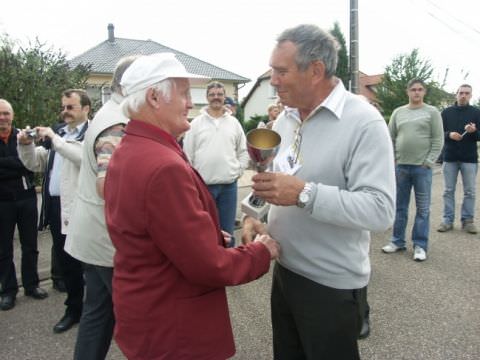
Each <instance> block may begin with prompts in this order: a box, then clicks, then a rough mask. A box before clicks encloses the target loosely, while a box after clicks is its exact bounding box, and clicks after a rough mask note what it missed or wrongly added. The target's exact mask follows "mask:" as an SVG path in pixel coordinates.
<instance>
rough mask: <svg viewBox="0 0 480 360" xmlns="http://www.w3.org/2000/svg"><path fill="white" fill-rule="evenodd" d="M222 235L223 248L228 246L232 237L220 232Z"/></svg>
mask: <svg viewBox="0 0 480 360" xmlns="http://www.w3.org/2000/svg"><path fill="white" fill-rule="evenodd" d="M222 235H223V244H224V245H225V246H228V245H229V244H230V242H231V241H232V235H231V234H230V233H228V232H226V231H224V230H222Z"/></svg>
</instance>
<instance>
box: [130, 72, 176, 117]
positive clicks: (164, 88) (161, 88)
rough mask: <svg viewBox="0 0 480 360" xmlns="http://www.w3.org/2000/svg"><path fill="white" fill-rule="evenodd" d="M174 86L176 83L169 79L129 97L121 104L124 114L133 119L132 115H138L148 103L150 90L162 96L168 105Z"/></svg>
mask: <svg viewBox="0 0 480 360" xmlns="http://www.w3.org/2000/svg"><path fill="white" fill-rule="evenodd" d="M174 86H175V81H174V80H173V79H170V78H169V79H165V80H162V81H160V82H158V83H156V84H153V85H151V86H149V87H147V88H146V89H143V90H140V91H137V92H136V93H133V94H132V95H129V96H127V97H126V98H125V99H124V100H123V101H122V104H121V107H122V112H123V114H124V115H125V116H126V117H128V118H131V116H132V114H134V113H137V112H138V110H139V109H140V108H141V107H142V106H143V105H145V102H146V101H147V91H148V90H149V89H153V90H155V91H156V92H158V93H160V94H162V96H163V98H164V99H165V101H166V102H167V103H168V102H170V100H171V98H172V88H173V87H174Z"/></svg>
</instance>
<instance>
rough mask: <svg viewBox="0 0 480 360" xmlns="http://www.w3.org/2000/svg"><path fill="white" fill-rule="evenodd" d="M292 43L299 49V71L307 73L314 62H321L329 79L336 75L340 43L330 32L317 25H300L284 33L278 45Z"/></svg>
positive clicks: (278, 39) (278, 40) (297, 58)
mask: <svg viewBox="0 0 480 360" xmlns="http://www.w3.org/2000/svg"><path fill="white" fill-rule="evenodd" d="M285 41H291V42H292V43H294V44H295V45H296V47H297V55H296V59H295V62H296V63H297V66H298V69H299V70H301V71H305V70H306V69H307V68H308V67H309V66H310V64H311V63H312V62H313V61H316V60H319V61H321V62H322V63H323V64H324V65H325V76H326V77H327V78H330V77H332V76H333V75H335V71H336V69H337V61H338V48H339V46H338V42H337V41H336V40H335V38H334V37H333V36H332V35H330V34H329V33H328V32H325V31H323V30H322V29H320V28H319V27H318V26H316V25H308V24H304V25H298V26H296V27H293V28H290V29H287V30H285V31H283V32H282V33H281V34H280V35H279V36H278V38H277V43H278V44H281V43H282V42H285Z"/></svg>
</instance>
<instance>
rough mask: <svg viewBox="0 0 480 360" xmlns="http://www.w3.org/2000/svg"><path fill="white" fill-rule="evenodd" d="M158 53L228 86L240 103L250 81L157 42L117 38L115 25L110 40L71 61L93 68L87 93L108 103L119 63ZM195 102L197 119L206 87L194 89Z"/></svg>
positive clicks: (111, 30)
mask: <svg viewBox="0 0 480 360" xmlns="http://www.w3.org/2000/svg"><path fill="white" fill-rule="evenodd" d="M158 52H171V53H174V54H175V55H176V57H177V58H178V60H180V61H181V62H182V64H183V65H184V66H185V68H186V69H187V70H188V71H189V72H192V73H194V74H199V75H204V76H208V77H209V78H211V79H212V80H218V81H221V82H222V83H223V84H225V89H226V93H227V96H231V97H233V98H235V99H238V88H239V85H241V84H245V83H247V82H249V81H250V79H247V78H245V77H243V76H240V75H238V74H236V73H234V72H231V71H228V70H225V69H222V68H220V67H218V66H215V65H213V64H210V63H208V62H206V61H202V60H200V59H198V58H196V57H194V56H190V55H188V54H185V53H184V52H181V51H178V50H175V49H172V48H170V47H167V46H164V45H162V44H159V43H157V42H155V41H153V40H134V39H124V38H117V37H115V33H114V26H113V24H109V25H108V38H107V40H105V41H103V42H101V43H100V44H98V45H96V46H94V47H93V48H91V49H89V50H87V51H85V52H84V53H82V54H80V55H78V56H76V57H74V58H73V59H71V60H69V65H70V66H71V67H75V66H77V65H80V64H82V65H87V64H89V65H90V66H91V73H90V76H89V78H88V80H87V84H88V87H87V92H88V93H89V95H90V96H91V97H92V99H95V100H99V99H101V100H102V102H105V100H107V99H108V98H109V97H110V84H111V80H112V75H113V71H114V69H115V65H116V64H117V62H118V61H119V60H120V59H121V58H122V57H124V56H128V55H149V54H154V53H158ZM191 94H192V100H193V103H194V105H195V108H194V109H193V110H192V112H191V113H190V116H191V117H193V116H196V114H197V113H198V110H199V109H200V108H201V107H202V106H204V105H205V104H206V103H207V101H206V96H205V86H203V87H192V89H191Z"/></svg>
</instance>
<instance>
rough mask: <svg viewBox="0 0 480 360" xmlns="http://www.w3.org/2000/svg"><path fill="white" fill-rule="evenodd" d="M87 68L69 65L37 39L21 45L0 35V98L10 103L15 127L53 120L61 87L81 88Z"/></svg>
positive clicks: (58, 54) (57, 109) (41, 123)
mask: <svg viewBox="0 0 480 360" xmlns="http://www.w3.org/2000/svg"><path fill="white" fill-rule="evenodd" d="M89 72H90V68H89V67H85V66H77V67H76V68H74V69H71V68H70V67H69V66H68V63H67V60H66V56H65V55H64V54H63V53H62V52H61V51H60V50H54V49H52V48H47V47H46V45H45V44H43V43H40V41H39V40H38V39H36V40H35V41H34V42H33V43H30V44H29V46H28V47H26V48H24V47H22V46H18V45H17V44H16V43H15V42H13V41H12V40H11V39H9V37H8V36H7V35H4V36H3V37H2V38H0V98H4V99H6V100H8V101H9V102H10V103H11V104H12V107H13V109H14V112H15V127H17V128H24V127H25V126H26V125H30V126H32V127H33V126H36V125H51V124H52V123H55V122H57V121H58V115H59V108H60V100H61V99H60V95H61V93H62V91H63V90H66V89H68V88H85V83H86V80H87V76H88V74H89Z"/></svg>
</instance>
